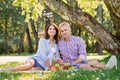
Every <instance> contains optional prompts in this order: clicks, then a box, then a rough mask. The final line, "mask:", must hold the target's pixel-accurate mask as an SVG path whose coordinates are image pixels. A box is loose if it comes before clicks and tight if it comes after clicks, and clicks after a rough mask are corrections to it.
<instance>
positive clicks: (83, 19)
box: [43, 0, 120, 54]
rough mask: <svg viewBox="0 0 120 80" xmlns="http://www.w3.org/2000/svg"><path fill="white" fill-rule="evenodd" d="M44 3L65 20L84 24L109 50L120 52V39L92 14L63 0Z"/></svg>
mask: <svg viewBox="0 0 120 80" xmlns="http://www.w3.org/2000/svg"><path fill="white" fill-rule="evenodd" d="M43 1H44V3H45V4H46V5H47V6H48V7H49V8H50V9H51V10H52V11H54V12H56V13H57V14H59V15H60V16H61V17H62V18H64V19H65V20H68V21H71V22H72V23H73V24H75V25H76V26H77V27H79V28H80V27H81V26H83V27H84V29H85V30H87V31H88V32H89V33H90V34H91V35H93V36H94V37H95V38H96V39H97V41H98V42H99V43H100V44H101V45H102V46H103V48H104V49H106V50H107V51H109V52H111V53H113V54H118V53H120V40H119V39H118V38H116V36H114V35H112V34H111V33H110V32H108V31H107V30H105V28H104V27H103V26H102V25H101V24H100V23H99V22H98V21H97V20H96V19H95V18H93V17H92V16H91V15H90V14H88V13H86V12H83V11H82V10H81V9H76V8H73V7H71V6H68V5H67V4H66V3H64V2H63V1H62V0H43Z"/></svg>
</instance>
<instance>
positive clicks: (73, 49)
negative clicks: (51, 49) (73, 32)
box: [58, 36, 87, 63]
mask: <svg viewBox="0 0 120 80" xmlns="http://www.w3.org/2000/svg"><path fill="white" fill-rule="evenodd" d="M58 47H59V49H60V53H61V54H62V58H63V61H64V62H68V61H69V62H71V63H72V62H73V61H74V60H76V59H78V58H81V59H83V60H86V57H87V56H86V45H85V43H84V41H83V39H81V38H80V37H76V36H71V37H70V40H69V41H65V40H64V39H63V38H61V40H60V41H59V43H58Z"/></svg>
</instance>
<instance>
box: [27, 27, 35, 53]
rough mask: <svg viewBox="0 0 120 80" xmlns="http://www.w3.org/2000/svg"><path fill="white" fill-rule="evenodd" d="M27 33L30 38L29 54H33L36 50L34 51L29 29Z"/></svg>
mask: <svg viewBox="0 0 120 80" xmlns="http://www.w3.org/2000/svg"><path fill="white" fill-rule="evenodd" d="M26 32H27V38H28V49H29V53H33V52H34V50H33V46H32V40H31V37H30V32H29V29H28V27H27V29H26Z"/></svg>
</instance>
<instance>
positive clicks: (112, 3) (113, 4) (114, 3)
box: [103, 0, 120, 42]
mask: <svg viewBox="0 0 120 80" xmlns="http://www.w3.org/2000/svg"><path fill="white" fill-rule="evenodd" d="M103 1H104V3H105V4H106V6H107V8H108V9H109V11H110V16H111V19H112V21H113V24H114V29H115V31H116V38H118V39H119V42H120V0H103Z"/></svg>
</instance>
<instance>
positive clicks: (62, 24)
mask: <svg viewBox="0 0 120 80" xmlns="http://www.w3.org/2000/svg"><path fill="white" fill-rule="evenodd" d="M64 25H67V26H68V27H70V25H69V23H67V22H62V23H61V24H59V27H62V26H64Z"/></svg>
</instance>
